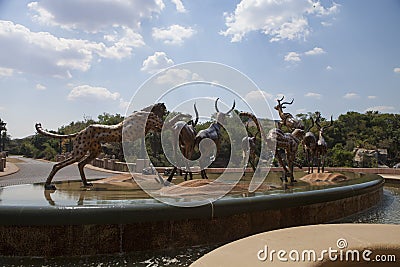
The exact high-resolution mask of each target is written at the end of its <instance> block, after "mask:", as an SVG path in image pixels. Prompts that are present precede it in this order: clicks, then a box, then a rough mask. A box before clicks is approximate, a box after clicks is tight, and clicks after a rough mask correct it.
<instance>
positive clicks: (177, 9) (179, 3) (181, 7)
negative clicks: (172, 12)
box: [171, 0, 186, 13]
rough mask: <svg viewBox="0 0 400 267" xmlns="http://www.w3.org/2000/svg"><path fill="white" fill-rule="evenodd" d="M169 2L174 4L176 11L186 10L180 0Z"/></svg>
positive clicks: (182, 11)
mask: <svg viewBox="0 0 400 267" xmlns="http://www.w3.org/2000/svg"><path fill="white" fill-rule="evenodd" d="M171 2H172V3H174V4H175V7H176V11H178V12H180V13H185V12H186V9H185V7H184V5H183V4H182V1H181V0H171Z"/></svg>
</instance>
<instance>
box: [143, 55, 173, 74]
mask: <svg viewBox="0 0 400 267" xmlns="http://www.w3.org/2000/svg"><path fill="white" fill-rule="evenodd" d="M172 65H174V61H173V60H172V59H170V58H168V56H167V54H165V52H155V53H154V55H152V56H149V57H148V58H147V59H145V60H144V61H143V67H142V68H141V69H140V70H141V71H145V72H148V73H151V74H153V73H156V72H159V71H160V70H163V69H166V68H168V67H170V66H172Z"/></svg>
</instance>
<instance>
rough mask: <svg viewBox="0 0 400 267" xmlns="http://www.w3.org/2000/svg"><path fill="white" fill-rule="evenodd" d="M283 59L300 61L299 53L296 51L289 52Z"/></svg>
mask: <svg viewBox="0 0 400 267" xmlns="http://www.w3.org/2000/svg"><path fill="white" fill-rule="evenodd" d="M285 61H294V62H299V61H301V58H300V54H299V53H296V52H289V53H288V54H287V55H286V56H285Z"/></svg>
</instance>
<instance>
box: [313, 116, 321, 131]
mask: <svg viewBox="0 0 400 267" xmlns="http://www.w3.org/2000/svg"><path fill="white" fill-rule="evenodd" d="M318 118H319V117H317V119H316V120H315V124H316V125H317V128H318V131H320V130H321V128H322V127H321V125H319V119H318Z"/></svg>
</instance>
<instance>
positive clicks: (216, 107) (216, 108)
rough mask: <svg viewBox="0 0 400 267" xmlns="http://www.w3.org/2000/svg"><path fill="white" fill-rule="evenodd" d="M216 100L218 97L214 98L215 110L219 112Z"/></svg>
mask: <svg viewBox="0 0 400 267" xmlns="http://www.w3.org/2000/svg"><path fill="white" fill-rule="evenodd" d="M218 100H219V97H218V98H217V99H215V110H216V111H217V112H219V109H218V103H217V102H218Z"/></svg>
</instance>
